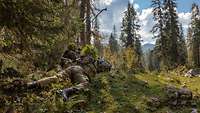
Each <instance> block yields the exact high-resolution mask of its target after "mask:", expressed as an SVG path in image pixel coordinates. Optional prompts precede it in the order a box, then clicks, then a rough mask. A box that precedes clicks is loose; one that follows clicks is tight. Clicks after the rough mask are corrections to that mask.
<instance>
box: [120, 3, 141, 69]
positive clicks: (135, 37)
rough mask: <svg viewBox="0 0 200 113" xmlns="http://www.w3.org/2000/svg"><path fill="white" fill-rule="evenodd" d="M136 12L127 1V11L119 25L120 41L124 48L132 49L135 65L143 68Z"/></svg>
mask: <svg viewBox="0 0 200 113" xmlns="http://www.w3.org/2000/svg"><path fill="white" fill-rule="evenodd" d="M138 21H139V20H138V18H137V12H136V10H135V9H134V7H133V4H130V3H128V7H127V11H125V16H124V18H123V21H122V27H121V37H120V39H121V41H122V44H123V46H124V47H125V48H127V49H130V48H131V49H132V50H133V52H134V56H135V58H134V59H136V65H137V67H138V68H140V69H143V66H142V56H143V54H142V49H141V41H140V38H141V37H140V35H139V34H138V30H139V29H140V25H139V24H138Z"/></svg>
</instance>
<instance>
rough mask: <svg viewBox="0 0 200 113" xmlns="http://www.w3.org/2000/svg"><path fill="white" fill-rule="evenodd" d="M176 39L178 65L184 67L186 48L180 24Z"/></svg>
mask: <svg viewBox="0 0 200 113" xmlns="http://www.w3.org/2000/svg"><path fill="white" fill-rule="evenodd" d="M179 30H180V31H179V33H180V34H179V37H178V54H179V56H178V57H179V59H178V64H180V65H185V64H186V63H187V46H186V42H185V38H184V31H183V26H182V24H180V27H179Z"/></svg>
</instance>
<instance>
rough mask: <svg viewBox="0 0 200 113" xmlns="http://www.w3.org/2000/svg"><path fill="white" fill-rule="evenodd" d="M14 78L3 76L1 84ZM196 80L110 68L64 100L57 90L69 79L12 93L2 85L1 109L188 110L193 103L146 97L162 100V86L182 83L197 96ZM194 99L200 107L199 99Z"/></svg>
mask: <svg viewBox="0 0 200 113" xmlns="http://www.w3.org/2000/svg"><path fill="white" fill-rule="evenodd" d="M12 61H13V60H12ZM12 65H13V64H12ZM14 66H17V65H14ZM21 66H22V67H25V66H23V65H21ZM27 71H28V70H27ZM25 72H26V71H24V73H25ZM53 73H54V72H48V73H47V74H46V76H51V75H53ZM41 74H42V72H41V73H40V75H41ZM42 77H44V76H39V75H37V74H36V75H35V77H31V78H30V77H28V76H23V77H22V78H24V79H27V80H33V79H34V80H35V79H39V78H42ZM15 78H16V77H14V78H10V77H6V78H3V79H1V85H2V84H3V83H5V82H9V81H12V79H15ZM2 81H3V82H2ZM199 81H200V78H189V77H183V76H181V75H180V74H177V72H168V73H156V72H152V73H147V72H146V73H138V74H133V73H126V72H122V71H111V72H110V73H102V74H98V75H97V76H96V77H95V78H93V79H92V80H91V85H90V87H89V90H88V91H84V92H81V94H79V95H74V96H73V97H71V98H70V100H68V101H63V98H62V97H61V96H59V95H58V94H56V91H58V90H59V89H63V88H65V87H69V86H71V85H72V84H71V83H70V82H62V83H55V84H51V86H49V87H46V88H42V89H35V90H26V91H15V92H13V93H11V92H12V91H11V92H9V93H5V92H4V91H2V89H1V90H0V112H4V111H5V110H6V109H8V108H9V107H10V106H14V108H15V109H17V111H18V112H23V113H27V112H29V113H46V112H48V113H191V111H192V107H190V106H188V107H187V106H185V107H170V106H166V105H159V106H156V107H155V106H150V105H149V101H150V99H151V98H158V99H159V100H161V101H162V100H164V99H165V95H166V94H165V87H166V86H169V85H170V86H175V87H177V88H181V87H182V86H183V85H185V86H187V87H188V88H189V89H190V90H191V91H192V92H193V94H194V96H200V82H199ZM194 101H195V103H196V104H197V107H198V110H200V99H199V98H198V99H196V100H194Z"/></svg>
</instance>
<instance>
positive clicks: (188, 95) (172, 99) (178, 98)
mask: <svg viewBox="0 0 200 113" xmlns="http://www.w3.org/2000/svg"><path fill="white" fill-rule="evenodd" d="M166 96H167V103H168V104H169V105H170V106H173V107H174V106H187V105H190V106H191V101H192V99H193V98H192V97H193V96H192V92H191V91H190V90H189V89H187V88H185V87H183V88H181V89H177V88H175V87H173V86H168V87H167V88H166Z"/></svg>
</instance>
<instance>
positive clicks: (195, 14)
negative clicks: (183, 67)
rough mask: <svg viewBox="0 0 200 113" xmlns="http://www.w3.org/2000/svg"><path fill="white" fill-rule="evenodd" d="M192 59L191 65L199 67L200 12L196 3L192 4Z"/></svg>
mask: <svg viewBox="0 0 200 113" xmlns="http://www.w3.org/2000/svg"><path fill="white" fill-rule="evenodd" d="M191 29H192V43H191V44H192V60H193V66H195V67H200V12H199V7H198V5H196V4H193V6H192V23H191Z"/></svg>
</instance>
